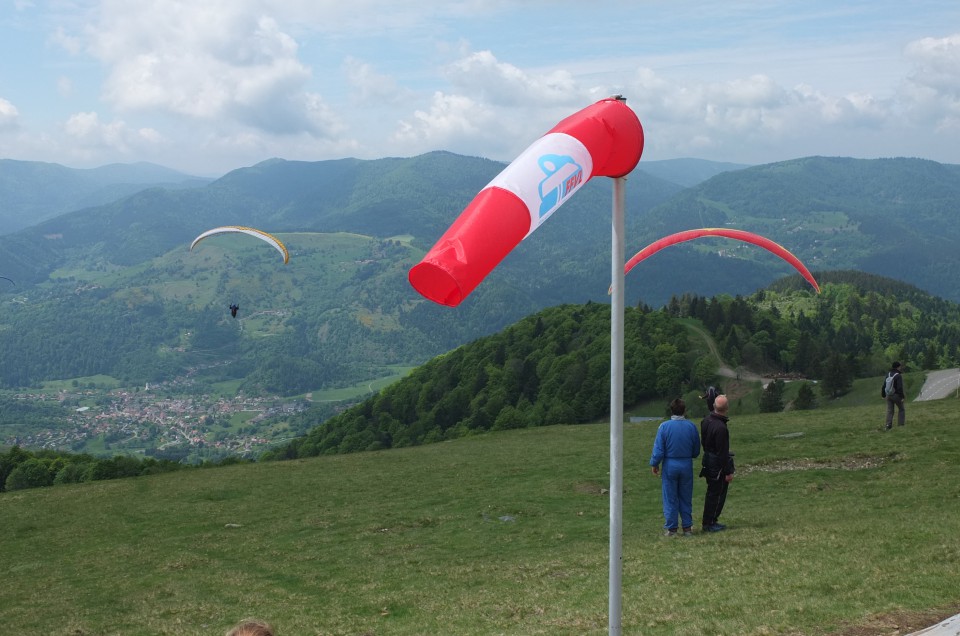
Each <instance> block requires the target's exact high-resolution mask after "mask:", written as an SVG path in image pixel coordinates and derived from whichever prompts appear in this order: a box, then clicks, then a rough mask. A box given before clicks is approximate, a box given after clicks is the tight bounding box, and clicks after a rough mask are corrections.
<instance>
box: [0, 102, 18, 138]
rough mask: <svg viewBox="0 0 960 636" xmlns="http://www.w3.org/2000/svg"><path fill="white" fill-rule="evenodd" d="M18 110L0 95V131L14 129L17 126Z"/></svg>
mask: <svg viewBox="0 0 960 636" xmlns="http://www.w3.org/2000/svg"><path fill="white" fill-rule="evenodd" d="M19 118H20V112H19V111H18V110H17V107H16V106H14V105H13V104H12V103H10V102H9V101H7V100H6V99H4V98H2V97H0V131H5V130H14V129H16V128H17V127H18V126H19Z"/></svg>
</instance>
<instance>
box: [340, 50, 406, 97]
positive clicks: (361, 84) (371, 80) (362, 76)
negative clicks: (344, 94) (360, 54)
mask: <svg viewBox="0 0 960 636" xmlns="http://www.w3.org/2000/svg"><path fill="white" fill-rule="evenodd" d="M343 72H344V74H345V76H346V78H347V83H348V84H350V86H351V87H352V88H353V92H354V98H355V99H357V100H359V101H361V102H365V103H368V104H370V103H373V102H379V103H381V104H402V103H404V102H406V101H409V100H410V99H411V98H412V97H413V91H411V90H409V89H407V88H403V87H401V86H400V85H399V84H397V81H396V80H395V79H394V78H392V77H390V76H388V75H383V74H380V73H377V72H376V70H375V69H374V68H373V66H371V65H370V64H369V63H367V62H363V61H361V60H359V59H357V58H355V57H352V56H348V57H347V59H346V60H345V61H344V63H343Z"/></svg>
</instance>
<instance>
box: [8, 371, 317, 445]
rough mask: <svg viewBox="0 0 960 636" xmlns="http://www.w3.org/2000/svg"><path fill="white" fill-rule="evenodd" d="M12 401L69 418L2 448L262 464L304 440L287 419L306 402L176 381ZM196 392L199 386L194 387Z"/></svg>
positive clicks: (83, 388)
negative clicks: (265, 456)
mask: <svg viewBox="0 0 960 636" xmlns="http://www.w3.org/2000/svg"><path fill="white" fill-rule="evenodd" d="M75 384H76V385H75V386H70V387H67V388H60V389H58V390H56V391H49V390H45V391H40V390H38V391H21V392H18V393H14V394H12V395H11V396H10V397H11V398H12V399H13V400H15V401H27V402H30V403H33V404H41V405H42V404H49V405H50V406H51V407H54V406H55V405H59V406H60V407H61V409H60V410H61V411H62V417H58V418H55V419H53V420H50V421H47V422H45V423H44V424H42V425H37V424H33V425H31V426H24V427H16V429H15V430H10V429H9V427H7V429H6V430H0V444H4V445H14V444H16V445H20V446H22V447H24V448H32V449H51V450H60V451H70V452H76V453H90V454H93V455H120V454H129V455H140V456H149V457H155V458H157V459H170V460H174V461H183V462H188V463H199V462H202V461H217V460H220V459H222V458H224V457H231V456H235V457H248V458H255V457H257V456H258V455H259V454H260V453H261V452H263V451H264V450H266V449H267V448H268V447H270V446H271V445H273V444H277V443H280V442H283V441H285V440H287V439H290V438H292V437H294V436H296V435H298V434H302V433H298V432H297V431H294V430H292V429H291V427H290V424H289V422H288V421H287V420H288V419H289V417H290V416H292V415H294V414H296V413H299V412H301V411H304V410H306V409H307V408H308V407H309V406H310V401H309V395H308V396H307V397H306V398H294V399H291V398H278V397H259V396H247V395H244V394H243V393H242V392H238V393H237V394H236V395H235V396H233V397H227V396H224V395H219V394H213V393H198V392H191V391H185V390H183V388H184V387H175V386H171V383H160V384H146V385H145V386H142V387H136V388H132V389H131V388H105V387H98V386H96V385H94V384H93V383H90V384H87V385H82V384H80V383H75ZM192 388H194V389H195V387H192Z"/></svg>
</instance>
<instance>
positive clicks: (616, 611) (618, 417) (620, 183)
mask: <svg viewBox="0 0 960 636" xmlns="http://www.w3.org/2000/svg"><path fill="white" fill-rule="evenodd" d="M625 184H626V178H625V177H618V178H616V179H614V180H613V222H612V230H613V231H612V236H611V239H612V244H611V251H610V265H611V267H610V277H611V281H612V284H611V289H610V296H611V302H610V585H609V594H610V604H609V615H610V616H609V622H610V636H620V633H621V628H622V624H621V623H622V620H621V617H622V606H621V598H622V592H623V586H622V574H623V325H624V312H623V278H624V276H623V265H624V243H625V242H624V237H623V231H624V221H623V217H624V211H623V210H624V200H625V199H624V189H625Z"/></svg>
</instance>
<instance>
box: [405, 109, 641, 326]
mask: <svg viewBox="0 0 960 636" xmlns="http://www.w3.org/2000/svg"><path fill="white" fill-rule="evenodd" d="M642 153H643V127H642V126H641V125H640V120H639V119H638V118H637V115H636V113H634V112H633V110H631V109H630V107H628V106H627V104H626V101H625V100H624V99H623V98H622V97H610V98H607V99H603V100H600V101H599V102H596V103H595V104H592V105H590V106H588V107H586V108H584V109H583V110H581V111H578V112H576V113H574V114H573V115H570V116H569V117H567V118H566V119H564V120H563V121H561V122H560V123H559V124H557V125H556V126H554V127H553V128H552V129H551V130H550V131H549V132H547V133H546V134H545V135H544V136H543V137H540V139H538V140H537V141H535V142H534V143H533V144H531V145H530V147H528V148H527V149H526V150H524V151H523V153H522V154H521V155H520V156H519V157H517V158H516V159H514V160H513V162H511V163H510V165H508V166H507V167H506V168H504V170H503V172H501V173H500V174H498V175H497V176H496V177H494V179H493V181H491V182H490V183H488V184H487V185H486V186H485V187H484V188H483V189H482V190H481V191H480V192H479V194H477V196H476V197H474V199H473V201H471V202H470V204H469V205H468V206H467V207H466V209H465V210H464V211H463V212H462V213H461V214H460V216H459V217H458V218H457V220H456V221H454V223H453V225H451V226H450V228H449V229H448V230H447V231H446V233H444V235H443V236H441V237H440V240H438V241H437V242H436V244H435V245H434V246H433V247H432V248H431V249H430V251H429V252H427V254H426V256H424V257H423V260H421V261H420V262H419V263H417V264H416V265H414V266H413V267H412V268H411V269H410V273H409V276H408V278H409V280H410V284H411V285H413V288H414V289H416V290H417V292H419V293H420V294H421V295H422V296H424V297H425V298H427V299H428V300H432V301H434V302H436V303H439V304H441V305H447V306H450V307H456V306H457V305H459V304H460V303H461V302H463V300H464V299H465V298H466V297H467V296H468V295H469V294H470V292H472V291H473V290H474V288H476V286H477V285H479V284H480V282H481V281H482V280H483V279H484V278H485V277H486V276H487V274H489V273H490V272H491V271H493V268H494V267H496V266H497V265H498V264H499V263H500V261H502V260H503V259H504V257H505V256H506V255H507V254H509V253H510V250H512V249H513V248H514V247H516V246H517V245H519V243H520V241H522V240H523V239H524V238H526V237H528V236H530V234H532V233H533V231H534V230H536V229H537V228H538V227H539V226H540V225H541V224H542V223H543V222H544V221H546V220H547V219H548V218H549V217H550V216H551V215H552V214H553V213H554V212H555V211H556V210H557V208H559V207H560V206H561V205H563V203H565V202H566V201H567V200H568V199H569V198H570V197H571V196H572V195H573V194H574V193H575V192H577V190H579V189H580V188H582V187H583V185H584V184H585V183H586V182H587V181H589V180H590V178H591V177H595V176H600V177H622V176H624V175H626V174H628V173H629V172H630V171H631V170H633V169H634V168H635V167H636V165H637V163H638V162H639V161H640V155H641V154H642Z"/></svg>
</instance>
